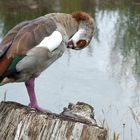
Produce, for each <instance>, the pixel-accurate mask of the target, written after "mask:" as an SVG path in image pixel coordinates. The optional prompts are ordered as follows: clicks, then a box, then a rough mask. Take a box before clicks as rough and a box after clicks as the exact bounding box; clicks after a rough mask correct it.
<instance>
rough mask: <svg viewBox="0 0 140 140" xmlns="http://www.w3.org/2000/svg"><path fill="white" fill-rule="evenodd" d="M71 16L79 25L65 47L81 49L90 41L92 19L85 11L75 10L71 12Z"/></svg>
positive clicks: (93, 26) (92, 32) (92, 26)
mask: <svg viewBox="0 0 140 140" xmlns="http://www.w3.org/2000/svg"><path fill="white" fill-rule="evenodd" d="M72 16H73V18H75V20H76V21H77V22H78V24H79V27H78V30H77V32H75V34H74V35H73V36H72V37H71V38H70V39H69V41H68V44H67V48H71V49H74V50H81V49H83V48H85V47H87V46H88V44H89V43H90V41H91V39H92V37H93V34H94V30H95V24H94V20H93V18H92V17H91V16H89V14H87V13H85V12H77V13H73V14H72Z"/></svg>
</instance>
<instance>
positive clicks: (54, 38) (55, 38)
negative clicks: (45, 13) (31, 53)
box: [37, 31, 63, 51]
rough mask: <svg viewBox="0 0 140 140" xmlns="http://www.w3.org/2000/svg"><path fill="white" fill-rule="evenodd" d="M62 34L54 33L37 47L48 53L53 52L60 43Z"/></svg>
mask: <svg viewBox="0 0 140 140" xmlns="http://www.w3.org/2000/svg"><path fill="white" fill-rule="evenodd" d="M62 39H63V38H62V34H61V33H60V32H59V31H54V32H53V33H52V34H51V35H50V36H48V37H45V38H44V39H43V40H42V41H41V42H40V44H38V45H37V47H45V48H48V49H49V50H50V51H53V50H55V49H56V48H57V47H59V45H60V44H61V42H62Z"/></svg>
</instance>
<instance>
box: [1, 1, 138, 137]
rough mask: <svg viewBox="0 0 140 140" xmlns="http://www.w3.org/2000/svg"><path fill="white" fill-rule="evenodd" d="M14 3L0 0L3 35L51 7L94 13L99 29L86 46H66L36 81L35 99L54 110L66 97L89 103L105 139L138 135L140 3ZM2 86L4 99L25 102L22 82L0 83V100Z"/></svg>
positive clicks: (65, 104) (41, 104)
mask: <svg viewBox="0 0 140 140" xmlns="http://www.w3.org/2000/svg"><path fill="white" fill-rule="evenodd" d="M26 3H27V4H26ZM12 4H13V1H12V0H9V2H3V1H2V0H0V34H1V39H2V37H3V36H4V34H5V33H6V32H7V31H8V30H9V29H10V28H12V27H13V26H14V25H16V24H17V23H19V22H20V21H23V20H27V19H33V18H35V17H38V16H40V15H44V14H47V13H50V12H72V11H75V10H83V11H87V12H89V13H90V14H91V15H92V16H93V17H94V19H95V22H96V26H97V28H96V35H95V36H94V38H93V39H92V41H91V43H90V45H89V46H88V47H87V48H85V49H83V50H81V51H74V50H67V51H66V52H65V54H64V55H63V56H62V57H61V58H60V59H59V60H58V61H56V62H55V63H54V64H53V65H52V66H51V67H49V68H48V69H47V70H46V71H45V72H43V73H42V74H41V76H40V77H39V78H38V79H37V80H36V94H37V97H38V102H39V104H40V106H42V107H44V108H47V109H49V110H51V111H53V112H57V113H59V112H61V111H62V110H63V107H64V106H67V105H68V103H69V102H72V103H76V102H77V101H81V102H86V103H89V104H91V105H92V106H94V108H95V112H96V114H95V116H96V119H97V121H98V123H99V124H101V125H103V124H104V125H105V127H107V128H108V129H109V138H108V139H109V140H110V139H112V137H113V132H116V133H118V134H119V138H120V140H126V139H127V140H136V139H140V125H139V124H140V81H139V79H140V46H139V45H140V3H138V2H137V1H134V2H131V3H130V2H128V1H125V0H123V1H111V0H106V1H98V0H96V1H94V0H87V1H85V0H77V1H74V0H71V1H68V0H61V1H59V0H56V1H53V2H49V1H43V0H40V1H38V2H37V1H32V0H31V1H27V2H25V3H22V2H20V1H18V0H16V4H15V3H14V4H13V5H12ZM5 91H6V92H7V97H6V100H8V101H9V100H10V101H16V102H19V103H22V104H25V105H27V104H28V102H29V99H28V95H27V92H26V89H25V86H24V83H15V84H8V85H5V86H3V87H1V89H0V92H1V94H0V100H1V101H2V100H3V97H4V92H5ZM134 117H135V118H134ZM104 120H105V123H103V122H104Z"/></svg>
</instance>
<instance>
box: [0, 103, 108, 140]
mask: <svg viewBox="0 0 140 140" xmlns="http://www.w3.org/2000/svg"><path fill="white" fill-rule="evenodd" d="M93 111H94V110H93V107H91V106H90V105H88V104H86V103H82V102H78V103H77V104H76V105H74V104H69V106H68V108H64V111H63V112H62V113H60V114H55V113H43V112H40V111H37V110H34V109H31V108H29V107H27V106H24V105H21V104H19V103H15V102H1V103H0V140H106V139H107V130H106V129H104V128H102V127H100V126H98V125H97V123H96V120H95V119H94V112H93Z"/></svg>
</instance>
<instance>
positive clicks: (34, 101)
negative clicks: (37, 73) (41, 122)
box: [25, 78, 48, 112]
mask: <svg viewBox="0 0 140 140" xmlns="http://www.w3.org/2000/svg"><path fill="white" fill-rule="evenodd" d="M34 83H35V78H32V79H29V80H27V81H26V82H25V86H26V88H27V91H28V95H29V98H30V104H29V106H30V107H31V108H35V109H37V110H39V111H43V112H48V111H47V110H45V109H43V108H41V107H39V106H38V104H37V99H36V95H35V91H34V86H35V85H34Z"/></svg>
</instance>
